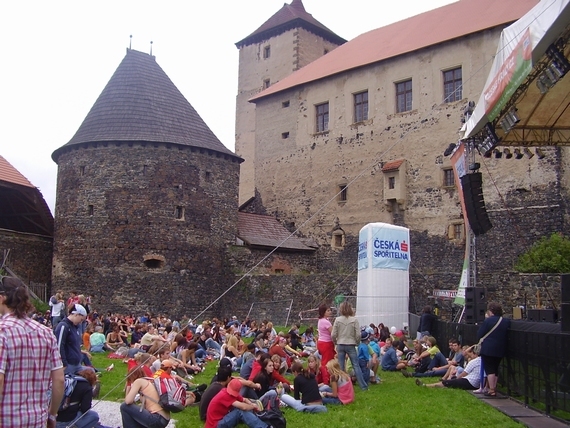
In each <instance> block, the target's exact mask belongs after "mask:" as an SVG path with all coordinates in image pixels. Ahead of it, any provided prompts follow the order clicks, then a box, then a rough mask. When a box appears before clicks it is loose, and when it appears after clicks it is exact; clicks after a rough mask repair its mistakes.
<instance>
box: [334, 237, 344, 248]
mask: <svg viewBox="0 0 570 428" xmlns="http://www.w3.org/2000/svg"><path fill="white" fill-rule="evenodd" d="M334 246H335V247H342V235H334Z"/></svg>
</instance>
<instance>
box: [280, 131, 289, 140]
mask: <svg viewBox="0 0 570 428" xmlns="http://www.w3.org/2000/svg"><path fill="white" fill-rule="evenodd" d="M281 138H283V139H284V140H285V139H287V138H289V133H288V132H282V133H281Z"/></svg>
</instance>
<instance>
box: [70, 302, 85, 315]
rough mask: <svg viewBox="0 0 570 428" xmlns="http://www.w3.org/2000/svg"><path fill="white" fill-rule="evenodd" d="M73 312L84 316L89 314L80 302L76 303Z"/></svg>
mask: <svg viewBox="0 0 570 428" xmlns="http://www.w3.org/2000/svg"><path fill="white" fill-rule="evenodd" d="M71 313H72V314H79V315H83V316H84V317H86V316H87V311H86V310H85V308H84V307H83V306H82V305H80V304H79V303H76V304H75V306H74V308H73V310H72V311H71Z"/></svg>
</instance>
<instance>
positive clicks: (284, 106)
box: [281, 100, 290, 108]
mask: <svg viewBox="0 0 570 428" xmlns="http://www.w3.org/2000/svg"><path fill="white" fill-rule="evenodd" d="M289 104H290V103H289V100H287V101H283V102H282V103H281V107H283V108H287V107H289Z"/></svg>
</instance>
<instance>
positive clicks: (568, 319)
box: [560, 303, 570, 333]
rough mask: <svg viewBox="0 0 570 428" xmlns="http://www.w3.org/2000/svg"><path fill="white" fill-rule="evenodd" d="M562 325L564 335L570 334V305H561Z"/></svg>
mask: <svg viewBox="0 0 570 428" xmlns="http://www.w3.org/2000/svg"><path fill="white" fill-rule="evenodd" d="M560 324H561V326H560V327H561V330H562V331H563V332H564V333H570V303H562V304H561V305H560Z"/></svg>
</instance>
